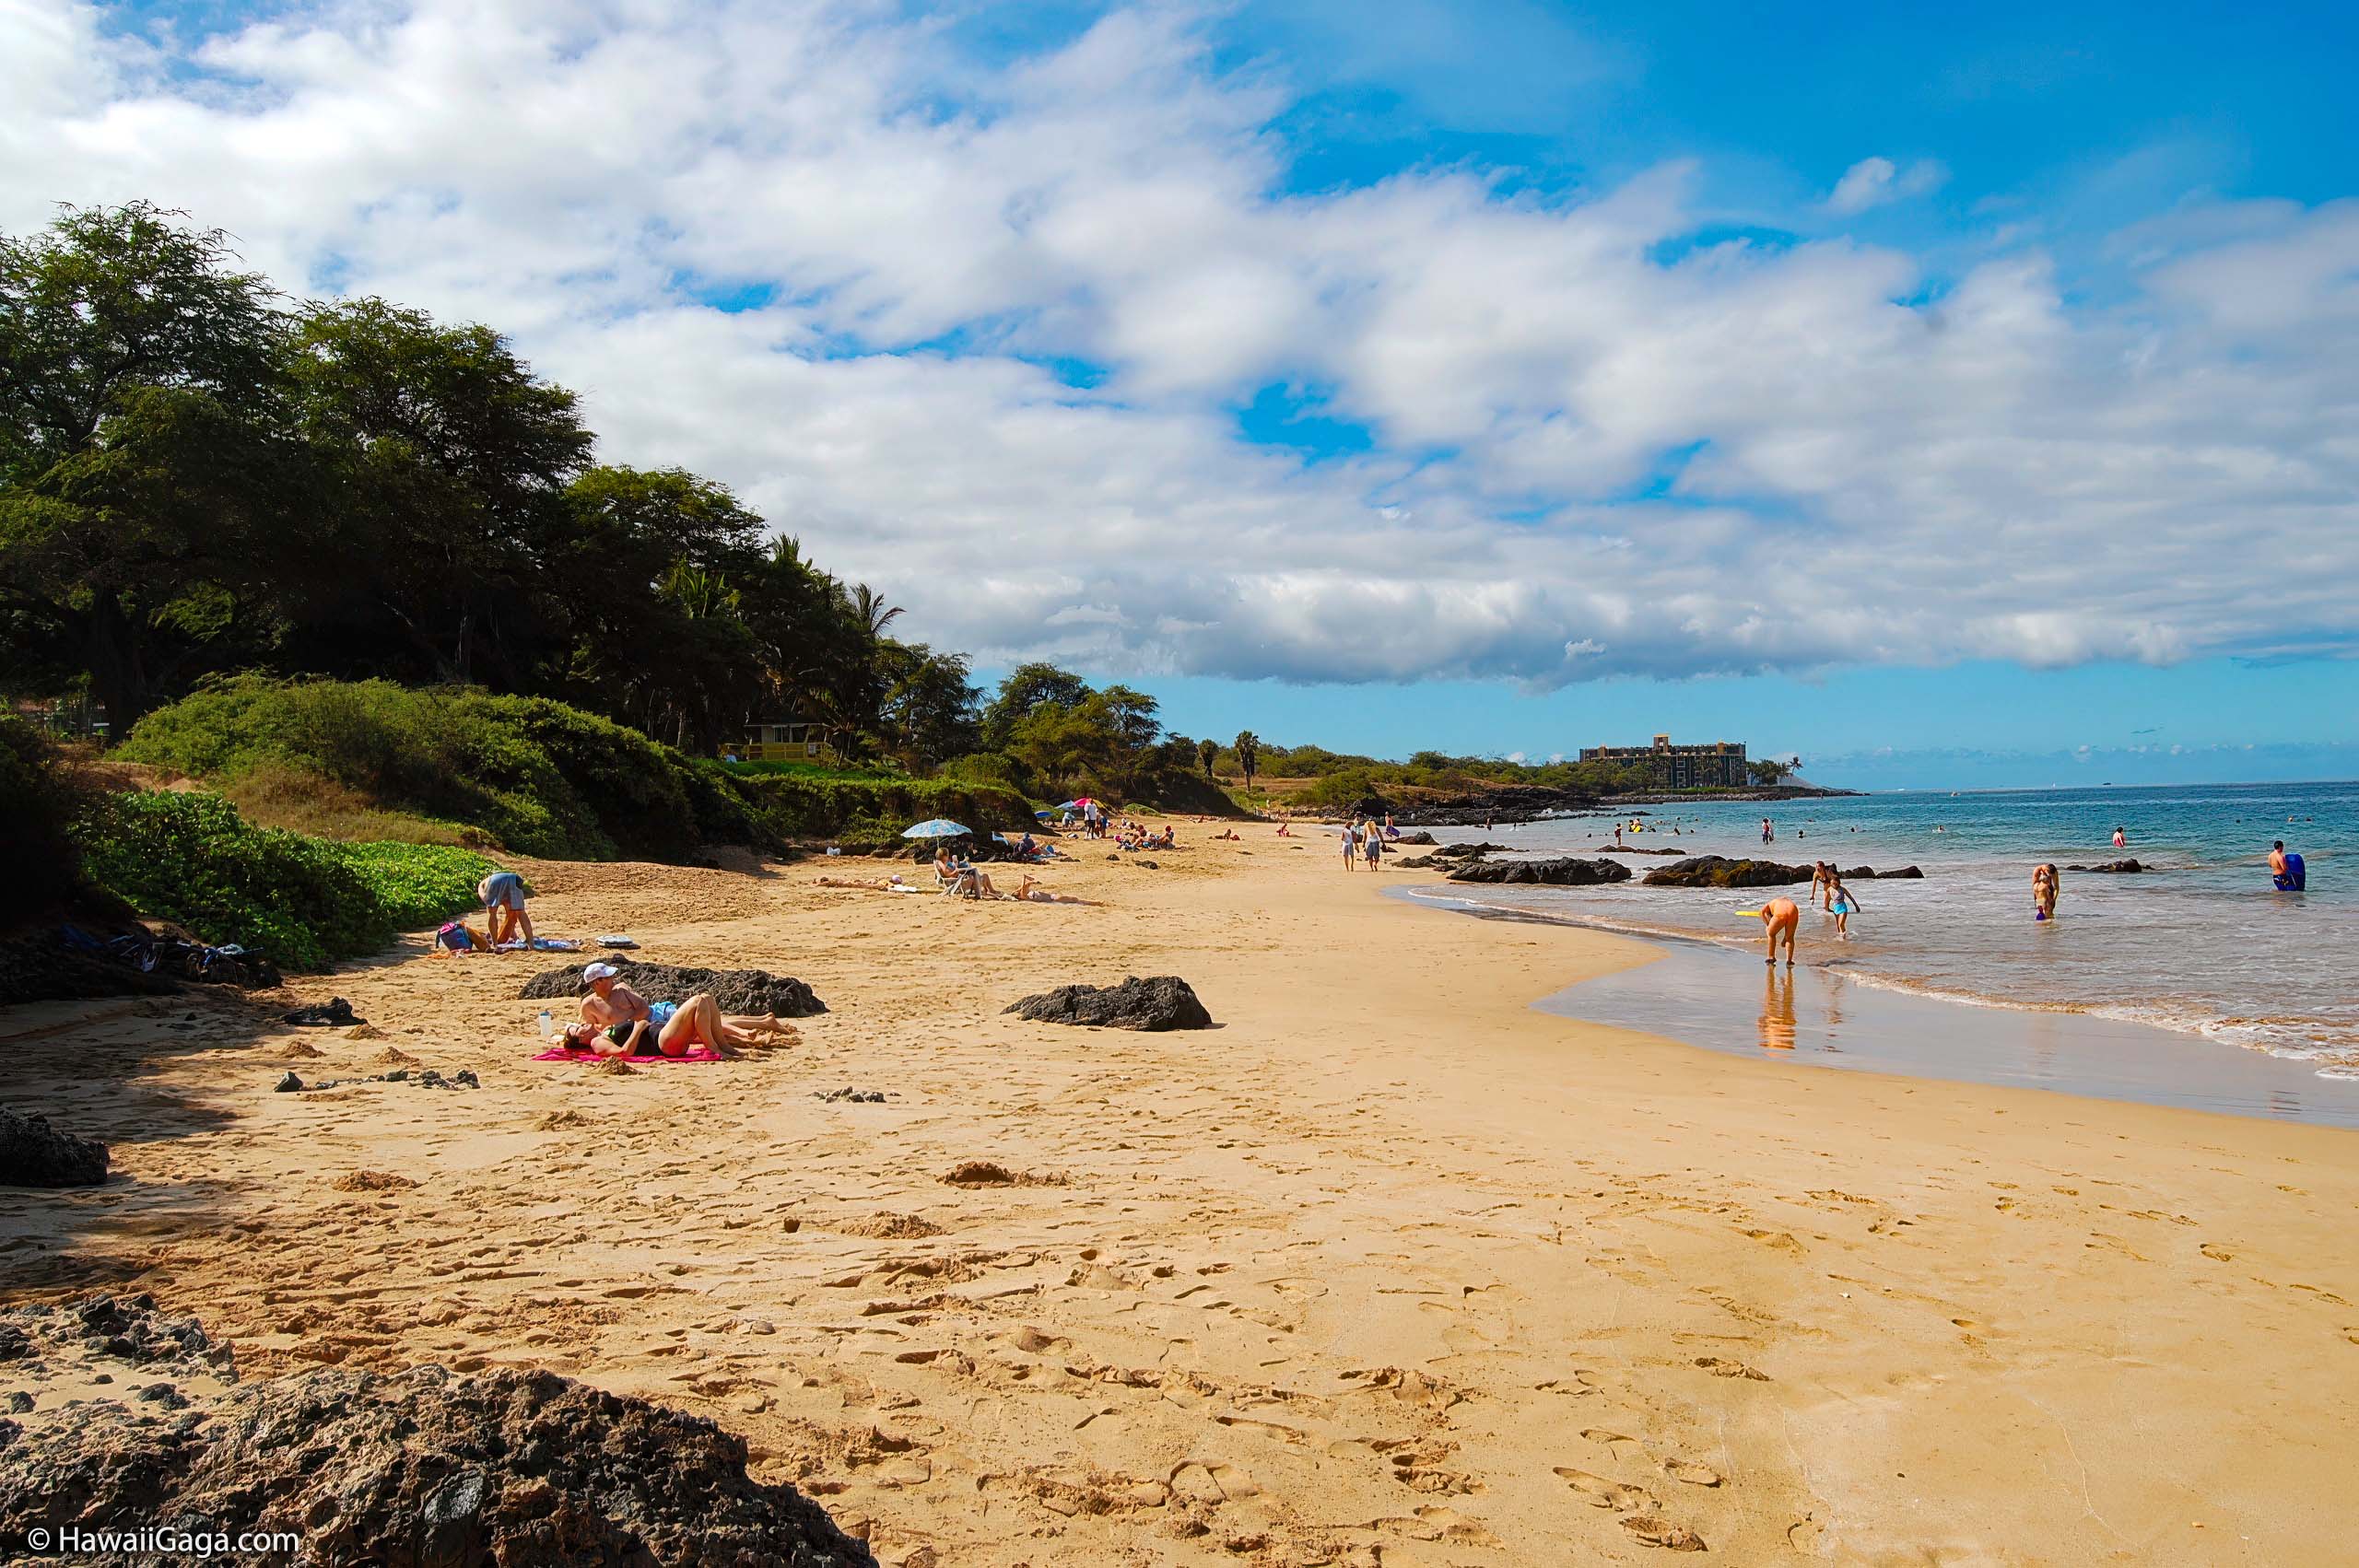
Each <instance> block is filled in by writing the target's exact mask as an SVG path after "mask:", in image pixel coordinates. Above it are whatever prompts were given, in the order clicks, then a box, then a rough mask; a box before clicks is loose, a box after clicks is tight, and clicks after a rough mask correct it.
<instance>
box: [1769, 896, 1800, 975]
mask: <svg viewBox="0 0 2359 1568" xmlns="http://www.w3.org/2000/svg"><path fill="white" fill-rule="evenodd" d="M1801 924H1802V906H1801V905H1799V904H1797V903H1795V902H1794V901H1793V900H1792V899H1790V898H1787V897H1784V896H1783V895H1780V896H1778V897H1776V898H1772V899H1771V900H1769V902H1768V903H1766V904H1764V905H1763V906H1761V925H1762V929H1763V930H1766V932H1767V933H1768V936H1769V956H1768V957H1766V958H1765V959H1763V960H1762V962H1763V963H1765V964H1775V963H1777V962H1778V938H1780V937H1783V938H1784V939H1785V942H1786V967H1787V968H1789V969H1790V968H1792V967H1793V966H1794V930H1795V928H1796V927H1798V926H1800V925H1801Z"/></svg>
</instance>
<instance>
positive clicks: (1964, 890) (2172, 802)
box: [1416, 783, 2359, 1077]
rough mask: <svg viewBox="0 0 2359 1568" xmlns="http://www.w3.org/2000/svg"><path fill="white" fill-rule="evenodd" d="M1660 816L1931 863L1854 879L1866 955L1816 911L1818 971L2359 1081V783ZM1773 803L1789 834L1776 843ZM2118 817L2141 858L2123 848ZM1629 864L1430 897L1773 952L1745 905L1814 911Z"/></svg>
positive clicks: (1696, 842)
mask: <svg viewBox="0 0 2359 1568" xmlns="http://www.w3.org/2000/svg"><path fill="white" fill-rule="evenodd" d="M1648 811H1649V814H1647V815H1644V816H1640V817H1639V818H1638V820H1639V821H1641V822H1644V823H1645V824H1646V825H1647V826H1648V828H1649V831H1646V832H1643V833H1639V834H1636V835H1626V834H1625V838H1624V842H1625V843H1626V844H1630V845H1635V846H1643V847H1646V848H1675V849H1677V850H1679V851H1680V852H1681V853H1683V854H1696V855H1702V854H1719V855H1729V856H1745V855H1753V856H1766V857H1767V858H1769V859H1774V860H1781V861H1787V862H1793V863H1805V864H1806V863H1808V862H1810V861H1812V860H1832V861H1834V862H1836V863H1837V865H1840V866H1846V867H1848V866H1860V865H1870V866H1873V867H1875V868H1876V869H1877V870H1878V871H1884V870H1889V869H1892V868H1894V867H1898V866H1904V865H1915V866H1918V867H1919V868H1920V869H1922V870H1923V872H1924V873H1925V879H1924V880H1923V881H1922V882H1883V881H1877V882H1860V883H1851V884H1850V886H1851V890H1852V893H1853V895H1854V898H1855V900H1856V901H1858V902H1859V903H1860V905H1861V908H1860V913H1858V914H1856V915H1854V916H1852V917H1851V920H1850V928H1851V936H1850V940H1849V941H1848V942H1838V941H1837V939H1836V936H1835V923H1834V920H1833V919H1832V918H1830V917H1828V916H1826V915H1825V914H1824V913H1822V912H1821V911H1820V910H1819V909H1817V908H1816V907H1811V908H1810V909H1808V911H1807V912H1806V913H1805V915H1804V917H1803V920H1802V933H1801V940H1800V942H1799V953H1800V957H1801V960H1802V962H1803V963H1806V964H1817V965H1827V966H1831V967H1833V968H1836V969H1838V970H1839V971H1840V972H1841V973H1842V975H1843V976H1844V977H1846V978H1847V979H1849V980H1855V981H1858V982H1860V983H1861V984H1865V985H1870V986H1888V987H1894V988H1898V989H1908V990H1914V991H1919V992H1923V993H1929V994H1932V995H1937V996H1942V997H1947V998H1950V999H1953V1000H1958V1001H1963V1002H1971V1003H1976V1004H1980V1005H1987V1006H1996V1007H2011V1008H2025V1009H2038V1010H2049V1011H2058V1012H2089V1013H2098V1014H2103V1015H2107V1016H2110V1017H2117V1018H2122V1019H2129V1020H2133V1021H2137V1022H2141V1023H2148V1024H2160V1025H2162V1026H2164V1027H2166V1028H2170V1029H2175V1030H2179V1031H2183V1032H2186V1033H2189V1034H2193V1035H2199V1036H2204V1037H2206V1038H2209V1039H2212V1040H2213V1041H2216V1042H2219V1043H2220V1044H2222V1045H2223V1046H2234V1047H2246V1048H2250V1049H2258V1050H2265V1051H2268V1052H2271V1053H2272V1054H2274V1055H2278V1056H2283V1057H2293V1058H2298V1059H2304V1060H2306V1061H2307V1062H2310V1063H2312V1064H2314V1065H2315V1067H2316V1068H2317V1069H2318V1071H2321V1072H2323V1073H2326V1074H2329V1075H2332V1076H2337V1077H2341V1076H2359V783H2329V784H2250V785H2236V784H2222V785H2202V786H2167V787H2158V788H2152V789H2079V790H1976V791H1966V792H1961V793H1957V794H1950V793H1947V792H1942V793H1938V794H1936V793H1929V792H1910V793H1892V794H1877V795H1866V796H1858V797H1848V798H1842V799H1834V800H1820V801H1797V802H1786V803H1784V804H1783V805H1778V806H1771V805H1760V804H1752V803H1746V802H1716V803H1710V804H1696V805H1664V806H1659V807H1652V808H1648ZM1765 812H1766V813H1768V814H1769V815H1770V816H1771V818H1772V820H1773V822H1774V824H1775V826H1776V830H1777V838H1776V841H1775V842H1774V843H1773V844H1770V845H1767V846H1764V845H1763V844H1762V843H1761V841H1760V822H1761V817H1762V815H1763V813H1765ZM1624 820H1625V821H1626V820H1627V819H1626V818H1625V819H1624ZM1613 826H1614V818H1613V817H1611V816H1604V815H1598V816H1576V817H1565V818H1559V819H1554V820H1550V821H1546V822H1540V823H1532V824H1529V825H1519V826H1513V827H1509V826H1507V825H1500V826H1497V827H1494V828H1492V829H1490V830H1489V831H1488V832H1487V833H1485V832H1484V831H1482V830H1479V829H1472V828H1438V829H1435V830H1434V835H1435V837H1437V838H1440V839H1443V840H1445V841H1451V840H1455V841H1461V842H1463V841H1473V840H1477V839H1485V838H1486V839H1488V841H1489V842H1492V843H1495V844H1507V845H1510V846H1513V848H1514V849H1515V850H1516V851H1517V852H1518V853H1524V852H1529V853H1532V854H1535V855H1551V854H1553V855H1562V854H1594V853H1596V852H1597V850H1598V848H1599V847H1600V846H1601V845H1602V844H1609V843H1611V842H1612V841H1613ZM2116 826H2119V827H2120V828H2122V829H2123V830H2124V832H2125V834H2126V836H2127V837H2128V841H2129V843H2128V848H2126V849H2122V850H2118V851H2117V850H2116V849H2115V848H2113V845H2112V835H2113V830H2114V828H2115V827H2116ZM1673 829H1675V830H1676V831H1675V832H1674V831H1672V830H1673ZM2277 838H2282V839H2283V840H2284V841H2285V846H2286V848H2288V849H2292V850H2296V851H2299V852H2300V853H2301V854H2302V855H2303V857H2304V858H2305V860H2306V862H2307V865H2308V871H2309V886H2308V890H2307V891H2306V892H2304V893H2299V894H2289V893H2279V892H2277V891H2276V890H2275V889H2273V888H2272V887H2271V884H2270V875H2269V863H2268V856H2269V846H2270V842H2271V840H2272V839H2277ZM2123 857H2135V858H2136V859H2137V860H2140V861H2142V862H2143V863H2144V864H2145V865H2146V866H2147V867H2149V868H2150V869H2149V870H2148V871H2147V872H2144V873H2143V874H2140V875H2128V876H2124V875H2100V874H2094V873H2085V872H2070V871H2067V872H2063V878H2062V883H2063V897H2062V901H2061V903H2060V906H2059V908H2058V914H2057V919H2055V920H2054V921H2052V922H2045V923H2041V922H2035V921H2034V920H2033V919H2032V918H2031V913H2032V910H2031V870H2032V867H2033V866H2035V865H2036V864H2038V863H2039V862H2040V861H2042V860H2053V861H2054V862H2056V864H2057V865H2059V866H2066V865H2070V864H2072V863H2076V862H2077V863H2083V864H2086V863H2090V862H2095V861H2101V860H2116V859H2119V858H2123ZM1622 858H1623V859H1625V860H1627V862H1628V864H1629V865H1630V868H1631V871H1632V873H1633V880H1632V881H1630V882H1628V883H1618V884H1616V885H1614V886H1611V887H1601V888H1545V887H1543V888H1528V887H1493V886H1472V885H1462V884H1449V885H1446V886H1443V887H1438V888H1427V889H1420V890H1418V892H1417V894H1416V896H1418V897H1420V898H1422V899H1429V900H1434V901H1439V902H1444V903H1455V904H1460V905H1461V906H1464V907H1476V908H1489V909H1496V910H1500V911H1516V912H1520V913H1526V914H1532V915H1542V916H1546V917H1549V918H1553V919H1568V920H1573V921H1576V922H1579V923H1581V924H1587V925H1596V926H1601V927H1604V928H1607V929H1612V930H1625V931H1630V932H1636V933H1639V934H1655V935H1662V936H1675V937H1682V938H1687V939H1692V940H1698V941H1704V942H1714V943H1717V944H1720V945H1724V946H1729V947H1745V946H1750V947H1752V948H1754V949H1755V950H1758V949H1759V947H1760V945H1761V941H1762V931H1761V922H1760V921H1759V920H1758V919H1743V918H1739V917H1738V916H1737V915H1736V914H1735V913H1734V911H1736V910H1738V909H1740V908H1757V907H1759V906H1760V904H1761V902H1762V900H1763V899H1765V898H1769V897H1774V896H1776V895H1777V894H1778V892H1779V891H1785V892H1788V893H1790V895H1792V896H1793V897H1794V898H1795V900H1796V901H1797V902H1801V901H1802V899H1803V897H1804V895H1805V894H1806V892H1807V884H1801V885H1797V886H1795V887H1792V888H1790V889H1784V890H1778V889H1770V890H1766V891H1765V890H1760V889H1752V890H1743V891H1737V892H1718V891H1707V890H1700V889H1685V888H1659V887H1640V886H1639V885H1638V884H1637V880H1636V879H1637V877H1638V876H1640V875H1643V874H1644V873H1645V872H1646V871H1648V870H1649V868H1651V867H1653V866H1656V865H1661V864H1665V863H1668V857H1658V856H1652V855H1633V856H1627V857H1622Z"/></svg>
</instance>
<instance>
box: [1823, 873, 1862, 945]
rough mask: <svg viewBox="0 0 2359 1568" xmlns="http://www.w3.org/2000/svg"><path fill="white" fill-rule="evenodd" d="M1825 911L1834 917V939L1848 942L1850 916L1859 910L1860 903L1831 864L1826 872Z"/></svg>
mask: <svg viewBox="0 0 2359 1568" xmlns="http://www.w3.org/2000/svg"><path fill="white" fill-rule="evenodd" d="M1826 894H1827V900H1826V912H1827V913H1828V914H1830V915H1832V916H1834V917H1835V940H1836V941H1837V942H1848V941H1850V940H1851V917H1852V916H1853V915H1854V914H1856V913H1857V912H1858V911H1859V910H1860V903H1859V901H1858V900H1857V899H1855V898H1853V897H1852V896H1851V890H1850V889H1849V888H1848V887H1846V886H1844V885H1843V873H1842V872H1838V871H1837V870H1835V869H1834V868H1833V867H1832V866H1830V867H1828V868H1827V872H1826Z"/></svg>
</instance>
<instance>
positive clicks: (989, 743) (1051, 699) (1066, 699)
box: [983, 664, 1089, 751]
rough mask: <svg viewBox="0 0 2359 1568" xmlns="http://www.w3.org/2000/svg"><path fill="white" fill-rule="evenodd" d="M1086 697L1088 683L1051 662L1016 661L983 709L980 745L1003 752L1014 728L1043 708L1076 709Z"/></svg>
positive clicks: (1087, 695) (1012, 734)
mask: <svg viewBox="0 0 2359 1568" xmlns="http://www.w3.org/2000/svg"><path fill="white" fill-rule="evenodd" d="M1088 698H1089V683H1088V682H1087V681H1085V680H1083V679H1082V678H1081V677H1080V676H1079V675H1076V674H1074V673H1072V672H1071V671H1069V670H1060V669H1058V668H1057V667H1056V666H1055V665H1053V664H1019V665H1017V666H1016V667H1015V669H1014V670H1011V671H1009V672H1008V674H1007V678H1006V679H1005V680H1003V681H1002V682H1000V684H999V691H998V694H997V695H996V696H993V697H992V700H991V704H990V706H989V707H987V708H984V709H983V744H984V745H985V746H986V747H988V748H990V749H991V750H992V751H1005V750H1007V749H1008V748H1009V745H1010V743H1012V742H1013V740H1014V739H1015V731H1016V727H1017V726H1018V725H1020V724H1022V723H1023V722H1024V721H1025V720H1027V719H1029V718H1031V717H1032V716H1033V715H1034V714H1036V713H1038V712H1039V711H1040V710H1041V709H1042V708H1079V707H1080V706H1081V705H1082V704H1083V703H1084V702H1086V701H1087V700H1088Z"/></svg>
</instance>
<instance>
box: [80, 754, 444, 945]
mask: <svg viewBox="0 0 2359 1568" xmlns="http://www.w3.org/2000/svg"><path fill="white" fill-rule="evenodd" d="M74 837H75V838H76V841H77V842H78V843H79V845H80V847H81V850H82V855H83V860H84V863H85V865H86V866H87V867H88V871H89V874H90V876H91V878H92V880H94V881H96V882H97V883H100V885H101V886H103V887H105V888H107V889H109V890H110V891H111V892H113V893H115V894H116V895H119V896H121V897H122V898H123V899H124V900H126V901H127V902H128V903H130V904H131V905H132V906H133V907H135V908H136V909H138V910H139V912H140V913H142V914H143V915H147V916H150V917H152V918H154V919H164V920H170V921H171V922H172V923H174V924H175V925H179V926H182V927H184V928H185V929H186V930H189V931H190V932H191V933H192V934H194V935H195V936H196V937H198V938H199V939H201V940H203V941H205V942H212V943H216V944H223V943H229V942H235V943H237V944H238V945H240V946H242V947H248V948H252V949H256V950H258V951H260V952H262V953H263V954H266V955H267V956H269V957H270V958H271V959H272V960H274V961H275V962H276V963H277V964H279V965H281V966H282V967H285V968H288V969H324V968H326V967H327V966H328V965H330V964H333V963H334V962H335V961H336V960H338V959H341V958H350V957H355V956H357V955H358V954H364V953H370V952H373V951H375V950H376V949H378V948H380V947H382V946H383V945H385V943H386V942H390V941H391V940H392V939H393V936H394V935H395V934H396V933H397V932H399V931H401V930H414V929H416V928H417V927H420V926H427V925H433V924H436V923H438V922H440V921H441V920H443V919H448V918H449V917H450V916H452V915H453V914H456V913H458V912H459V911H461V910H463V909H465V908H468V907H472V906H473V905H474V904H475V883H477V882H478V881H480V880H481V879H482V877H483V876H484V874H485V873H486V872H488V871H489V870H491V862H490V861H488V860H485V859H484V858H483V857H482V856H480V855H477V854H474V853H472V852H471V851H468V850H465V849H458V848H451V847H449V846H444V845H421V844H339V843H335V842H333V841H331V840H328V839H324V838H311V837H305V836H304V835H302V834H299V833H289V832H288V831H286V830H285V829H283V828H276V827H256V826H254V825H252V824H251V823H249V822H247V821H246V820H245V819H244V818H243V817H241V816H240V815H239V814H238V811H237V808H236V807H234V806H232V805H231V804H229V802H227V801H225V800H223V799H221V798H220V797H219V796H217V795H208V794H199V793H184V794H182V793H173V794H138V793H133V794H123V795H113V796H108V797H106V798H104V799H101V800H100V801H97V802H93V803H92V804H91V805H90V807H89V808H88V810H87V811H86V812H85V813H83V815H82V816H81V817H80V818H79V819H78V820H77V822H76V825H75V830H74Z"/></svg>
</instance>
